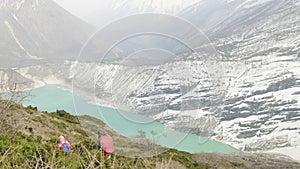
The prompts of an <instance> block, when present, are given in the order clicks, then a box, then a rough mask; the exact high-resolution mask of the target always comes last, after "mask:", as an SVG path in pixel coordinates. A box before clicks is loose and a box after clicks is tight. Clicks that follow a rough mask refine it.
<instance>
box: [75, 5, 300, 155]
mask: <svg viewBox="0 0 300 169" xmlns="http://www.w3.org/2000/svg"><path fill="white" fill-rule="evenodd" d="M276 2H282V3H279V4H275V1H266V2H265V3H259V4H256V5H255V6H253V7H251V8H252V9H255V10H254V11H257V9H258V8H261V9H262V8H263V9H266V10H265V11H263V12H260V13H258V15H254V13H253V12H254V11H252V10H250V11H248V10H245V11H247V15H240V16H241V18H238V16H236V15H232V16H231V17H229V18H228V20H227V21H229V22H228V24H226V27H219V28H217V27H216V29H215V30H217V32H222V31H220V30H228V31H227V32H226V34H219V35H222V36H219V35H218V36H215V39H214V40H213V41H212V45H213V46H215V47H216V49H217V51H218V52H219V54H220V55H221V57H222V60H220V61H219V63H218V64H217V65H218V67H219V69H217V68H213V70H220V75H222V77H219V76H208V75H209V73H208V72H209V71H208V72H207V71H206V69H203V67H204V66H203V62H202V61H201V59H200V58H202V55H191V56H188V57H187V58H186V59H185V60H184V61H176V62H173V63H167V64H163V65H160V66H156V67H150V68H149V67H148V68H147V69H145V68H144V67H140V68H138V67H133V68H132V67H126V66H121V65H97V64H94V65H91V64H84V63H82V64H77V66H74V67H73V69H72V72H73V73H74V76H73V77H74V78H75V79H74V80H75V81H76V82H78V84H77V87H79V88H80V87H81V86H89V87H88V88H89V89H90V88H93V89H94V86H93V84H95V89H96V90H95V91H96V93H95V94H96V96H98V97H99V98H105V99H106V100H109V99H110V100H111V101H112V103H115V104H116V106H121V107H122V105H127V107H126V106H125V107H124V108H129V109H133V110H135V111H136V112H138V113H145V114H148V115H150V116H152V117H153V118H155V119H157V120H159V121H161V122H163V123H164V124H166V125H167V126H169V127H172V128H175V129H178V130H183V131H191V132H194V133H197V134H202V135H210V134H213V135H214V136H213V137H214V138H215V139H217V140H220V141H223V142H227V143H229V144H231V145H235V146H236V147H238V148H240V149H245V150H264V149H273V148H278V147H288V146H299V142H300V134H299V132H300V123H299V121H300V119H299V117H300V114H299V111H300V103H299V100H300V95H299V93H300V74H299V72H300V70H299V58H300V55H299V50H300V41H299V39H300V28H299V25H300V18H299V16H300V13H299V12H300V7H299V5H297V4H298V1H284V2H283V1H280V0H278V1H276ZM270 3H271V4H272V5H271V6H269V7H270V8H266V7H267V6H264V5H265V4H269V5H270ZM256 8H257V9H256ZM244 9H246V8H243V10H242V11H244ZM267 9H269V10H267ZM250 14H251V16H253V17H250ZM245 16H249V17H248V18H249V19H247V20H246V21H247V22H244V20H245ZM224 23H225V22H224ZM226 23H227V22H226ZM231 30H235V31H231ZM212 65H213V64H212ZM209 66H211V65H209ZM209 66H207V67H209ZM220 68H222V69H220ZM182 72H183V73H182ZM202 72H203V73H202ZM216 79H220V81H217V80H216ZM94 82H96V83H94ZM224 93H225V94H224ZM128 105H129V106H128ZM149 112H151V113H150V114H149Z"/></svg>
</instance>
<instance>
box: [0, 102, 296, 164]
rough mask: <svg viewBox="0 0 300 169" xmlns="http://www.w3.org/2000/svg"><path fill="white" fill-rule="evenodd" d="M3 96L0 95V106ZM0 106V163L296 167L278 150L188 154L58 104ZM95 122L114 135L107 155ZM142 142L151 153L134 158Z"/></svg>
mask: <svg viewBox="0 0 300 169" xmlns="http://www.w3.org/2000/svg"><path fill="white" fill-rule="evenodd" d="M6 102H7V101H0V108H3V107H4V106H2V105H4V104H5V103H6ZM0 112H1V114H0V118H1V124H0V125H1V126H0V127H1V128H0V131H1V134H0V145H1V146H0V168H272V167H276V168H286V167H289V168H300V165H299V164H298V163H296V162H293V161H292V160H291V159H289V158H287V157H284V156H278V157H279V158H275V156H274V155H264V154H251V153H233V154H190V153H186V152H181V151H177V150H174V149H167V148H162V147H160V146H158V145H155V144H153V143H151V142H149V141H147V140H143V139H142V140H141V139H139V140H135V139H128V138H126V137H124V136H121V135H119V134H118V133H116V132H115V131H113V130H112V129H110V128H109V127H108V126H107V125H106V124H105V123H103V122H102V121H101V120H98V119H95V118H92V117H90V116H80V117H77V116H73V115H70V114H69V113H67V112H65V111H63V110H61V111H56V112H52V113H48V112H40V111H38V109H37V108H36V107H31V106H29V107H23V106H22V105H20V104H16V103H14V104H11V105H10V106H9V107H8V108H6V109H5V110H3V109H2V110H1V111H0ZM99 128H104V129H105V130H106V131H107V132H108V133H109V134H111V135H112V136H113V138H114V141H115V146H116V152H115V154H114V155H113V156H112V157H111V158H107V157H106V156H103V155H102V153H101V151H99V150H97V149H94V146H95V145H96V140H97V139H96V137H97V135H96V133H97V130H98V129H99ZM59 135H64V136H65V137H66V138H67V139H68V140H69V141H70V142H71V145H72V153H70V154H66V153H64V152H61V151H58V150H57V144H58V136H59ZM145 148H147V150H149V151H150V150H151V151H152V152H151V151H150V153H151V154H156V155H154V156H151V157H144V158H140V157H141V156H147V155H149V152H145V151H144V150H145ZM162 150H163V151H162Z"/></svg>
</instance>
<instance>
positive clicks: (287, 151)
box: [269, 146, 300, 162]
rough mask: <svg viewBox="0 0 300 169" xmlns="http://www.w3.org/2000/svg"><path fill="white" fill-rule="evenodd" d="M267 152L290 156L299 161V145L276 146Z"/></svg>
mask: <svg viewBox="0 0 300 169" xmlns="http://www.w3.org/2000/svg"><path fill="white" fill-rule="evenodd" d="M269 152H272V153H280V154H284V155H288V156H290V157H291V158H293V159H294V160H296V161H298V162H300V146H299V147H285V148H276V149H274V150H271V151H269Z"/></svg>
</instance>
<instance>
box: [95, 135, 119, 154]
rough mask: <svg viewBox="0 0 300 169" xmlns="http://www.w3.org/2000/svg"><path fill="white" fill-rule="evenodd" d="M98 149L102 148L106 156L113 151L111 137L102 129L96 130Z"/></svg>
mask: <svg viewBox="0 0 300 169" xmlns="http://www.w3.org/2000/svg"><path fill="white" fill-rule="evenodd" d="M98 149H102V151H103V153H104V155H108V156H110V155H112V154H113V153H114V151H115V147H114V142H113V138H112V137H111V136H110V135H109V134H108V133H106V132H105V131H104V130H102V129H100V130H99V131H98Z"/></svg>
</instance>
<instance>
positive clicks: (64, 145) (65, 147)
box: [58, 136, 71, 153]
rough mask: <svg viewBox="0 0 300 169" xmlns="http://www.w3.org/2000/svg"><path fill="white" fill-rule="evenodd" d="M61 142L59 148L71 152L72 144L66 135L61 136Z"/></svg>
mask: <svg viewBox="0 0 300 169" xmlns="http://www.w3.org/2000/svg"><path fill="white" fill-rule="evenodd" d="M59 142H60V143H59V144H58V149H59V150H64V151H66V152H67V153H70V152H71V144H70V143H69V142H68V141H67V140H66V139H65V137H64V136H59Z"/></svg>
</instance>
